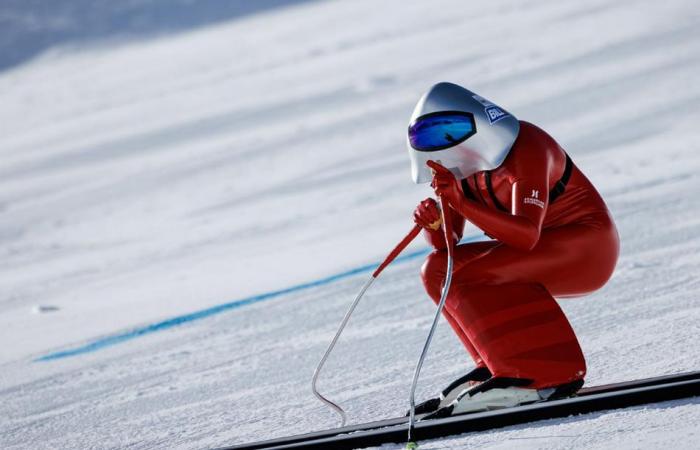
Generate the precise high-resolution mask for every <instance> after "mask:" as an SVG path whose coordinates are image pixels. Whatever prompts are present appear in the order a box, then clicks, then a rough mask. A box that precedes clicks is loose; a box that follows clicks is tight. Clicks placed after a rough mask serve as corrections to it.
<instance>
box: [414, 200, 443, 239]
mask: <svg viewBox="0 0 700 450" xmlns="http://www.w3.org/2000/svg"><path fill="white" fill-rule="evenodd" d="M413 221H414V222H416V223H417V224H418V225H420V226H421V227H423V228H425V229H427V230H433V231H435V230H437V229H438V228H440V225H442V216H441V215H440V208H438V204H437V202H436V201H435V200H434V199H432V198H426V199H425V200H423V201H422V202H420V203H419V204H418V206H417V207H416V210H415V211H414V212H413Z"/></svg>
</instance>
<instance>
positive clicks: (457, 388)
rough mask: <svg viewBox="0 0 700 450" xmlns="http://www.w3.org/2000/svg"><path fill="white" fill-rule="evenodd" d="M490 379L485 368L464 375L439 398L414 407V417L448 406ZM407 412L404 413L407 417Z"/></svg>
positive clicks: (489, 373) (443, 391) (488, 372)
mask: <svg viewBox="0 0 700 450" xmlns="http://www.w3.org/2000/svg"><path fill="white" fill-rule="evenodd" d="M489 378H491V372H490V371H489V369H487V368H486V367H477V368H476V369H473V370H472V371H470V372H469V373H467V374H466V375H463V376H461V377H459V378H457V379H456V380H455V381H453V382H452V383H450V385H449V386H447V387H446V388H445V389H443V390H442V392H440V396H439V397H434V398H431V399H429V400H426V401H424V402H422V403H419V404H417V405H416V408H415V413H416V415H423V414H429V413H432V412H435V411H437V410H439V409H440V408H444V407H446V406H449V405H450V404H451V403H452V402H453V401H455V400H456V399H457V397H458V396H459V395H460V394H461V393H462V392H464V391H466V390H469V389H471V388H473V387H475V386H476V385H478V384H479V383H481V382H483V381H486V380H488V379H489ZM409 414H410V411H409V412H406V415H407V416H408V415H409Z"/></svg>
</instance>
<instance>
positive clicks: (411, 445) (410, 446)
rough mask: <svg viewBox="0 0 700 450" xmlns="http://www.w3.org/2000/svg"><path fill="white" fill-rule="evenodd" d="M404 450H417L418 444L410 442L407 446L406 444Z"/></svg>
mask: <svg viewBox="0 0 700 450" xmlns="http://www.w3.org/2000/svg"><path fill="white" fill-rule="evenodd" d="M406 450H418V444H417V443H416V442H413V441H410V442H409V443H408V444H406Z"/></svg>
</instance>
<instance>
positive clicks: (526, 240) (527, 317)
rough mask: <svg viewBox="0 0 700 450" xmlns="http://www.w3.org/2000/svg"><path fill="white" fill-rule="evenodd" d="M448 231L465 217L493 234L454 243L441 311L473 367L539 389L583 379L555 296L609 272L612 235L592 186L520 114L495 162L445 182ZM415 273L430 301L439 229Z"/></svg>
mask: <svg viewBox="0 0 700 450" xmlns="http://www.w3.org/2000/svg"><path fill="white" fill-rule="evenodd" d="M454 183H455V184H456V186H457V188H456V189H458V190H459V194H460V195H459V197H457V196H456V195H453V196H452V197H451V198H450V197H448V198H449V204H450V209H451V211H450V213H451V214H452V218H453V220H452V223H453V224H454V225H453V228H454V239H455V241H459V239H460V238H461V237H462V232H463V230H464V223H465V220H468V221H470V222H471V223H473V224H474V225H476V226H477V227H479V228H481V229H482V230H483V231H484V232H485V233H486V234H487V235H488V236H489V237H491V238H492V239H493V240H490V241H486V242H477V243H468V244H463V245H459V246H457V247H456V248H455V252H454V256H455V258H454V272H453V279H452V287H451V289H450V293H449V296H448V298H447V301H446V304H445V310H444V312H445V316H446V318H447V320H448V322H449V323H450V325H451V326H452V328H453V329H454V331H455V333H456V334H457V336H458V337H459V339H460V340H461V342H462V343H463V344H464V346H465V347H466V349H467V351H468V352H469V353H470V354H471V356H472V358H473V359H474V361H475V363H476V364H477V366H486V367H488V368H489V370H490V371H491V373H492V374H493V376H495V377H512V378H524V379H529V380H532V383H530V384H529V385H528V387H532V388H546V387H552V386H557V385H561V384H564V383H568V382H572V381H576V380H580V379H583V377H584V375H585V372H586V364H585V360H584V357H583V353H582V352H581V348H580V346H579V343H578V340H577V339H576V336H575V334H574V331H573V329H572V328H571V325H570V324H569V322H568V320H567V319H566V317H565V316H564V314H563V312H562V310H561V308H560V307H559V305H558V304H557V302H556V301H555V300H554V296H556V297H573V296H581V295H585V294H588V293H590V292H592V291H595V290H596V289H598V288H600V287H601V286H603V285H604V284H605V283H606V282H607V281H608V279H609V278H610V276H611V275H612V273H613V270H614V268H615V264H616V262H617V258H618V253H619V238H618V234H617V230H616V228H615V224H614V222H613V219H612V217H611V215H610V213H609V211H608V209H607V207H606V205H605V203H604V202H603V199H602V198H601V196H600V194H599V193H598V192H597V191H596V189H595V188H594V187H593V185H592V184H591V182H590V181H588V179H587V178H586V177H585V176H584V175H583V173H582V172H581V171H580V170H579V169H578V168H577V167H576V166H575V165H574V164H573V163H572V162H571V160H570V159H569V157H568V155H567V154H566V153H565V152H564V151H563V150H562V148H561V147H560V146H559V145H558V144H557V142H556V141H555V140H554V139H553V138H552V137H551V136H549V135H548V134H547V133H546V132H545V131H543V130H541V129H540V128H538V127H536V126H535V125H532V124H530V123H527V122H522V121H521V122H520V132H519V134H518V137H517V139H516V141H515V143H514V144H513V147H512V149H511V151H510V153H509V154H508V156H507V158H506V160H505V161H504V162H503V164H502V165H501V166H499V167H498V168H497V169H495V170H491V171H483V172H478V173H476V174H474V175H473V176H470V177H468V178H466V179H463V180H462V181H461V183H460V182H458V181H456V180H455V181H454ZM424 234H425V236H426V238H427V240H428V242H429V243H430V244H431V245H432V246H433V247H435V249H436V250H435V251H434V252H433V253H431V254H430V255H429V256H428V258H427V260H426V262H425V264H424V265H423V268H422V279H423V283H424V285H425V289H426V291H427V292H428V294H429V295H430V297H431V298H432V299H433V300H434V301H435V302H437V301H438V300H439V299H440V291H441V288H442V284H443V282H444V279H445V270H446V257H447V252H446V250H445V249H446V245H445V240H444V234H443V231H442V229H441V228H440V229H438V230H430V229H425V230H424Z"/></svg>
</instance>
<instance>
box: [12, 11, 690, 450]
mask: <svg viewBox="0 0 700 450" xmlns="http://www.w3.org/2000/svg"><path fill="white" fill-rule="evenodd" d="M130 3H131V4H136V3H138V2H130ZM143 3H144V4H146V3H148V2H145V1H144V2H143ZM155 3H157V2H155ZM155 3H154V4H155ZM282 3H284V2H282ZM158 4H159V3H158ZM37 7H38V6H37ZM160 31H162V30H160ZM158 34H159V36H158V37H156V38H153V37H148V36H145V35H140V34H139V35H137V36H132V37H131V38H130V39H128V40H114V39H109V40H107V41H101V40H94V39H90V40H87V41H78V42H75V41H71V42H70V46H58V47H52V48H51V49H49V50H48V51H46V52H44V53H42V54H41V55H40V56H38V57H36V58H34V59H31V60H29V61H27V62H25V63H24V64H21V65H15V66H12V67H11V68H10V67H8V68H6V69H5V70H4V71H2V72H0V330H2V331H0V336H1V337H2V339H1V340H0V341H1V342H2V345H1V346H0V417H1V418H2V420H0V447H1V448H4V449H7V448H52V449H55V448H124V447H129V448H139V449H140V448H206V447H213V446H221V445H225V444H234V443H242V442H246V441H251V440H257V439H263V438H272V437H277V436H282V435H287V434H291V433H300V432H305V431H311V430H316V429H321V428H328V427H332V426H334V425H335V424H336V423H337V422H336V421H337V417H336V416H334V415H333V414H332V412H331V411H329V410H328V409H326V408H325V407H324V406H323V405H321V404H320V403H318V402H317V401H316V400H315V399H314V398H313V396H312V395H311V393H310V389H309V380H310V376H311V374H312V371H313V368H314V367H315V365H316V363H317V362H318V360H319V358H320V357H321V355H322V353H323V351H324V349H325V346H326V345H327V343H328V341H329V340H330V338H331V337H332V335H333V333H334V331H335V328H336V326H337V324H338V322H339V321H340V319H341V317H342V315H343V314H344V311H345V308H346V307H347V305H348V304H349V302H350V301H351V300H352V297H353V296H354V294H355V292H356V291H357V290H358V289H359V287H360V286H361V284H362V283H363V281H364V279H365V277H366V276H368V273H367V272H366V271H361V270H359V271H355V272H353V270H354V269H356V268H358V267H361V266H364V265H367V264H371V263H373V262H376V261H378V260H379V259H381V257H382V256H383V255H384V254H385V252H386V251H388V250H389V249H390V248H391V247H392V246H393V245H394V243H395V242H397V241H398V240H399V239H400V238H401V237H402V236H403V234H404V233H405V232H407V231H408V229H409V228H410V227H411V225H412V222H411V212H412V209H413V207H414V206H415V204H416V203H417V202H418V201H419V200H421V199H422V198H424V197H426V196H428V195H430V191H429V188H428V187H426V186H415V185H413V184H412V183H411V181H410V177H409V167H408V159H407V155H406V150H405V147H404V139H405V136H404V133H405V129H406V125H407V120H408V117H409V115H410V113H411V110H412V107H413V105H414V103H415V101H416V100H417V99H418V97H419V96H420V95H421V93H422V92H423V91H424V90H425V89H427V88H428V87H429V86H430V85H431V84H433V83H435V82H438V81H442V80H448V81H452V82H455V83H460V84H463V85H465V86H468V87H469V88H471V89H472V90H474V91H476V92H478V93H480V94H482V95H483V96H485V97H486V98H489V99H492V100H494V101H496V102H498V103H500V104H502V105H504V106H505V107H506V108H508V109H509V110H510V111H512V112H513V113H514V114H515V115H516V116H518V117H519V118H521V119H525V120H528V121H531V122H534V123H536V124H538V125H540V126H541V127H543V128H545V129H546V130H548V131H549V132H550V133H551V134H552V135H553V136H554V137H555V138H556V139H557V140H558V141H559V142H560V143H561V144H562V145H563V146H564V147H565V148H566V149H567V151H568V152H569V153H570V154H571V156H572V158H573V159H574V161H575V162H576V163H577V164H578V165H579V167H581V168H582V170H583V171H584V172H585V173H586V174H587V175H588V176H589V178H591V179H592V181H593V182H594V183H595V184H596V186H598V187H599V189H600V191H601V192H602V194H603V196H604V197H605V199H606V200H607V201H608V203H609V206H610V209H611V211H612V213H613V215H614V217H615V219H616V220H617V223H618V225H619V231H620V235H621V239H622V253H621V258H620V262H619V265H618V268H617V271H616V273H615V275H614V277H613V279H612V280H611V281H610V283H609V284H608V285H607V286H606V287H605V288H603V289H602V290H600V291H599V292H597V293H595V294H593V295H590V296H588V297H585V298H580V299H570V300H564V301H562V303H561V304H562V306H563V308H564V309H565V311H566V312H567V314H568V315H569V317H570V319H571V322H572V324H573V326H574V327H575V329H576V331H577V332H578V334H579V336H580V339H581V343H582V346H583V348H584V351H585V353H586V355H587V360H588V365H589V374H588V379H587V382H588V383H589V384H598V383H604V382H614V381H620V380H625V379H631V378H640V377H647V376H654V375H660V374H669V373H673V372H679V371H688V370H697V369H700V349H699V348H698V345H697V337H698V335H699V334H700V325H699V323H700V300H699V294H700V279H699V277H698V267H699V265H700V214H699V213H698V211H699V210H700V195H698V194H699V193H700V175H699V174H700V152H699V151H698V147H699V146H700V143H699V141H700V129H699V128H698V123H700V108H699V105H700V82H699V81H698V79H699V76H698V74H699V69H700V9H698V7H697V5H696V3H695V2H693V1H690V0H688V1H681V0H667V1H663V2H652V1H638V0H630V1H615V2H609V1H604V0H592V1H586V2H561V1H557V0H541V1H516V0H509V1H505V0H497V1H479V2H476V1H474V2H464V1H458V0H452V1H431V2H405V1H399V0H387V1H382V2H377V1H371V0H358V1H323V2H305V3H300V4H294V5H286V6H284V7H280V8H276V9H268V10H266V11H264V12H258V13H257V14H253V15H247V16H245V17H239V18H234V19H232V20H224V21H218V22H216V23H212V24H210V25H208V26H204V25H202V26H201V27H199V28H197V29H187V30H183V29H180V30H178V32H177V33H175V32H173V33H165V34H163V33H158ZM467 234H468V235H469V236H477V235H478V230H476V229H474V228H470V229H469V230H468V232H467ZM424 249H425V244H424V243H422V242H416V243H415V244H413V245H412V247H411V248H410V249H409V250H410V252H413V253H412V254H413V255H414V256H413V257H409V258H406V259H404V260H402V261H400V262H399V263H397V264H396V265H394V266H392V267H391V268H390V269H389V270H388V271H387V273H386V275H385V276H384V277H383V278H382V279H381V280H380V282H379V283H377V284H376V285H375V288H374V289H373V290H372V291H371V292H370V294H369V295H368V296H367V298H366V299H365V300H364V301H363V303H361V304H360V307H359V308H358V310H357V312H356V316H355V317H354V318H353V320H352V321H351V322H350V325H349V329H348V330H347V333H346V334H345V335H344V337H343V339H342V340H341V342H340V344H339V346H338V348H337V351H336V353H335V354H334V355H333V357H332V358H331V359H330V360H329V363H328V365H327V368H326V371H325V372H324V373H323V375H322V379H321V382H320V387H321V389H322V391H323V392H325V393H326V394H327V395H329V396H330V397H331V398H333V399H335V400H337V401H339V402H340V403H341V404H342V405H344V406H345V407H346V408H347V410H348V414H349V416H350V418H351V421H352V422H360V421H368V420H373V419H380V418H385V417H388V416H395V415H397V414H401V413H402V412H403V411H404V410H405V408H406V406H407V404H408V400H407V396H408V391H409V386H410V379H411V373H412V370H413V367H414V364H415V362H416V360H417V358H418V355H419V352H420V348H421V346H422V342H423V340H424V338H425V335H426V333H427V329H428V326H429V324H430V321H431V320H432V315H433V312H434V305H433V303H432V302H431V301H430V300H428V299H427V297H426V296H425V294H424V292H423V291H422V288H421V285H420V281H419V277H418V270H419V267H420V264H421V259H422V256H420V255H421V252H422V251H423V250H424ZM415 255H418V256H415ZM339 274H340V275H339ZM336 275H337V276H336ZM295 287H296V288H295ZM469 367H470V362H469V361H468V359H467V356H466V354H465V352H464V351H463V350H462V349H461V348H460V346H459V344H458V341H457V340H456V339H455V338H454V337H453V336H452V335H451V333H450V331H449V330H448V327H447V326H446V325H445V323H444V322H443V323H441V326H440V329H439V332H438V334H437V336H436V339H435V341H434V343H433V347H432V350H431V353H430V356H429V358H428V360H427V363H426V365H425V367H424V370H423V376H422V379H421V382H420V384H419V392H418V397H419V399H422V398H425V397H427V396H429V395H432V394H434V393H435V392H437V391H438V390H439V389H440V388H442V387H443V386H444V385H445V384H447V383H448V382H449V381H451V380H452V379H453V378H455V377H457V376H458V375H461V374H462V373H464V371H466V370H468V368H469ZM698 422H700V401H699V400H697V399H688V400H682V401H676V402H669V403H663V404H658V405H652V406H648V407H643V408H634V409H630V410H624V411H616V412H602V413H598V414H593V415H587V416H582V417H571V418H567V419H561V420H552V421H546V422H540V423H536V424H531V425H523V426H519V427H515V428H509V429H505V430H497V431H492V432H488V433H479V434H471V435H470V434H467V435H463V436H458V437H455V438H452V439H447V440H443V441H439V442H433V443H425V444H423V445H424V446H423V448H426V449H428V448H433V449H437V448H465V447H467V446H469V448H488V449H496V448H498V449H501V448H503V449H505V448H513V447H518V448H562V449H564V448H575V449H596V448H611V447H615V448H630V449H631V448H660V447H668V448H671V447H673V448H675V449H682V448H693V445H695V444H696V443H697V442H699V441H700V438H699V437H698V432H697V431H696V425H697V423H698ZM386 448H390V449H391V448H401V446H391V445H390V446H387V447H386Z"/></svg>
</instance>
